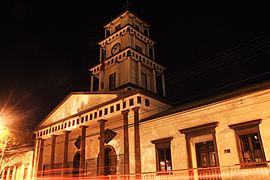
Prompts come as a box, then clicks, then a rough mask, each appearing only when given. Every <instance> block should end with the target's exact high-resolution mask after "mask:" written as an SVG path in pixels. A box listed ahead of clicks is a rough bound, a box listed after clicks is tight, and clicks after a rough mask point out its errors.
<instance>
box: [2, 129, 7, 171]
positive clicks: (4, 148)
mask: <svg viewBox="0 0 270 180" xmlns="http://www.w3.org/2000/svg"><path fill="white" fill-rule="evenodd" d="M0 135H1V139H2V138H5V141H4V145H3V148H2V155H1V159H0V173H1V172H2V163H3V159H4V155H5V150H6V146H7V141H8V130H7V129H6V127H4V128H3V127H2V128H1V129H0ZM1 139H0V141H1Z"/></svg>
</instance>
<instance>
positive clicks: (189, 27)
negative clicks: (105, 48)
mask: <svg viewBox="0 0 270 180" xmlns="http://www.w3.org/2000/svg"><path fill="white" fill-rule="evenodd" d="M188 2H189V3H183V2H182V1H172V0H169V1H161V0H133V3H132V4H131V5H130V7H129V8H130V10H131V11H132V12H134V13H135V14H137V15H138V16H139V17H141V18H142V19H144V20H145V21H147V22H149V23H150V25H151V29H150V36H151V37H152V39H153V40H154V41H155V42H156V43H157V46H156V57H157V62H159V63H160V64H162V65H164V66H166V67H167V72H166V78H167V80H168V81H167V85H168V88H167V93H168V98H169V99H170V100H172V101H173V102H181V101H184V100H185V101H187V100H191V99H192V98H193V99H194V98H195V97H201V96H207V95H210V94H215V93H216V94H218V92H219V91H220V90H223V89H225V88H224V86H226V87H231V85H234V86H233V87H236V86H237V87H238V86H242V85H245V84H252V83H254V82H258V81H262V80H267V79H268V78H269V77H270V76H269V70H270V63H269V61H270V58H269V57H270V56H269V54H270V52H269V50H270V48H269V45H270V43H269V42H270V36H269V32H270V31H269V30H270V25H269V22H270V21H269V14H267V9H266V8H267V7H268V6H266V5H264V4H247V2H245V3H239V4H235V3H234V4H233V3H231V4H225V3H222V4H220V2H216V1H206V0H205V1H203V0H194V1H188ZM125 3H126V1H125V0H117V1H116V0H113V1H112V0H99V1H93V0H91V1H90V0H88V1H82V2H81V1H71V0H66V1H58V0H55V1H40V0H38V1H26V0H25V1H23V0H13V1H9V4H8V5H1V7H2V8H3V10H2V11H1V28H0V60H1V65H0V83H1V85H0V113H1V112H2V113H6V114H9V115H8V117H7V115H6V123H7V124H9V125H12V126H13V127H16V128H20V129H30V130H31V129H33V128H34V127H35V126H36V125H37V124H38V123H39V122H40V121H41V120H42V119H43V118H45V117H46V116H47V114H49V113H50V112H51V111H52V110H53V109H54V108H55V107H56V106H57V105H58V104H59V103H60V102H61V101H62V100H63V99H64V98H65V97H66V96H67V95H68V94H69V93H71V92H74V91H88V90H89V86H90V85H89V82H90V73H89V71H88V68H90V67H93V66H94V65H96V64H97V63H98V56H99V52H98V50H99V47H98V45H97V43H98V42H99V41H100V40H102V39H103V38H104V30H103V25H104V24H105V23H107V22H109V21H110V20H112V19H113V18H115V17H116V16H117V15H119V14H120V13H122V12H123V11H124V8H123V7H124V5H125ZM264 7H265V8H264ZM239 82H241V83H239ZM235 85H236V86H235ZM1 109H2V110H1Z"/></svg>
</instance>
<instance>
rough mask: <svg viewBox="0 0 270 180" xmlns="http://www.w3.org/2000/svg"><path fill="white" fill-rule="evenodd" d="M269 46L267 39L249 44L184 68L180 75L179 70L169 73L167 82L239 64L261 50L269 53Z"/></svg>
mask: <svg viewBox="0 0 270 180" xmlns="http://www.w3.org/2000/svg"><path fill="white" fill-rule="evenodd" d="M250 46H251V47H250ZM269 46H270V40H269V38H267V39H265V38H264V39H263V40H260V41H256V42H253V43H249V44H248V45H247V46H244V47H240V48H239V49H237V50H235V51H233V52H229V53H225V54H224V55H222V56H218V57H215V58H214V59H213V58H212V59H213V60H212V61H207V62H206V63H204V64H203V63H197V64H198V65H196V64H195V65H193V66H191V67H189V68H185V69H184V70H181V72H180V73H179V71H180V70H178V71H176V72H174V73H171V74H169V75H168V76H167V80H168V81H172V83H173V82H175V80H183V79H186V78H189V77H192V76H193V74H195V75H198V74H201V73H202V72H205V71H208V70H210V69H213V68H216V67H219V66H221V65H225V64H228V63H230V62H232V63H239V62H241V61H244V60H246V59H247V58H246V59H241V58H239V57H244V56H247V55H251V54H255V53H257V54H258V53H260V51H262V50H267V51H269V48H268V47H269ZM267 48H268V49H267ZM236 58H239V59H238V60H236ZM176 73H178V74H176Z"/></svg>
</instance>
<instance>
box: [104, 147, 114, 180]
mask: <svg viewBox="0 0 270 180" xmlns="http://www.w3.org/2000/svg"><path fill="white" fill-rule="evenodd" d="M116 165H117V155H116V153H115V150H114V148H113V147H111V146H108V147H106V148H105V169H104V174H105V175H114V174H116Z"/></svg>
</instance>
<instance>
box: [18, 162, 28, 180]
mask: <svg viewBox="0 0 270 180" xmlns="http://www.w3.org/2000/svg"><path fill="white" fill-rule="evenodd" d="M26 166H27V165H26ZM24 169H25V165H24V164H22V165H21V172H20V178H19V179H23V176H24V173H25V172H24Z"/></svg>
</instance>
